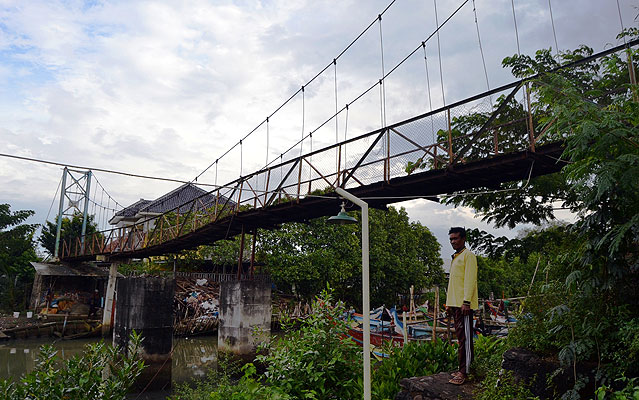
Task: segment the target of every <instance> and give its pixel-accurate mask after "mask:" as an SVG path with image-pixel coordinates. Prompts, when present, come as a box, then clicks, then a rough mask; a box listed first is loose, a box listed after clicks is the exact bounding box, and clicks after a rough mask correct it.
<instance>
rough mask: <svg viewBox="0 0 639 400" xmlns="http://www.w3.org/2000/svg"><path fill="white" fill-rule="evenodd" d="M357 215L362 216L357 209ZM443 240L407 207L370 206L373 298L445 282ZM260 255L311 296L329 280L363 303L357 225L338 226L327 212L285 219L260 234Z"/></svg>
mask: <svg viewBox="0 0 639 400" xmlns="http://www.w3.org/2000/svg"><path fill="white" fill-rule="evenodd" d="M353 215H355V216H356V218H358V219H360V215H359V213H358V212H354V213H353ZM439 251H440V246H439V243H437V240H436V239H435V237H434V236H433V235H432V233H431V232H430V231H429V230H428V228H426V227H424V226H422V225H421V224H419V223H416V222H413V223H411V222H410V221H409V219H408V215H407V213H406V211H405V210H404V209H403V208H402V209H400V210H397V209H395V208H393V207H390V208H389V210H388V211H380V210H375V209H371V210H370V288H371V304H373V305H374V306H378V305H381V304H386V305H394V304H395V303H396V302H397V295H398V294H402V295H406V294H408V291H409V288H410V286H411V285H415V287H416V288H417V289H422V288H425V287H429V286H431V285H433V284H442V283H443V282H444V280H445V277H444V272H443V269H442V264H443V262H442V260H441V257H440V252H439ZM259 256H260V258H261V259H262V260H264V261H265V262H266V266H267V268H268V270H269V272H270V273H271V276H272V277H273V279H274V280H275V282H276V283H277V284H278V285H279V286H280V287H282V288H285V289H286V290H291V289H292V287H293V285H295V290H296V292H297V293H298V294H300V295H301V296H303V297H305V298H311V297H313V296H314V295H316V294H318V293H319V292H320V291H321V290H322V289H323V288H325V287H326V284H327V283H328V284H329V285H330V286H331V287H332V288H334V289H335V295H336V297H337V298H339V299H342V300H345V301H347V302H348V303H349V304H351V305H354V306H357V305H359V304H361V273H362V265H361V234H360V228H359V225H342V226H335V225H329V224H327V223H326V218H318V219H314V220H311V221H310V222H309V223H308V224H301V223H290V224H284V225H283V226H282V228H281V229H279V230H277V231H268V232H263V233H262V235H261V236H260V254H259Z"/></svg>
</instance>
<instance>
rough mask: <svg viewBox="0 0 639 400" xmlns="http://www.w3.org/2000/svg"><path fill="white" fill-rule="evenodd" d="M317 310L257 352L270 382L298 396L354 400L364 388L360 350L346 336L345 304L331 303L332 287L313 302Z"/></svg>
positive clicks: (313, 307) (313, 306) (268, 382)
mask: <svg viewBox="0 0 639 400" xmlns="http://www.w3.org/2000/svg"><path fill="white" fill-rule="evenodd" d="M312 309H313V312H312V313H311V315H309V317H308V318H307V319H305V320H304V321H303V322H302V325H301V326H300V327H299V328H298V329H296V330H293V329H292V327H287V328H286V330H287V332H286V335H285V336H284V337H283V338H280V339H279V340H277V341H276V342H275V343H273V344H267V345H264V346H263V347H262V350H263V351H266V354H265V355H260V356H258V357H257V359H258V361H260V362H263V363H264V364H265V365H266V366H267V370H266V373H265V375H266V383H267V384H269V385H271V386H274V387H278V388H280V389H281V390H283V391H285V392H286V393H288V394H289V395H291V396H293V397H296V398H311V399H351V398H357V397H358V396H359V395H358V393H359V392H360V390H361V389H360V384H359V382H358V380H359V378H360V377H361V376H362V367H361V351H360V350H359V348H358V347H357V345H356V344H355V343H354V342H353V341H352V340H351V339H350V338H349V337H348V336H346V333H347V331H348V325H347V323H346V321H344V320H343V315H344V314H345V311H346V310H345V307H344V305H343V304H341V303H336V304H333V303H332V295H331V293H330V291H329V290H324V291H322V294H321V295H320V296H319V297H317V298H316V299H315V300H314V301H313V304H312Z"/></svg>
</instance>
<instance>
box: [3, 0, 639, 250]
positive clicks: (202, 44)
mask: <svg viewBox="0 0 639 400" xmlns="http://www.w3.org/2000/svg"><path fill="white" fill-rule="evenodd" d="M458 3H459V2H441V1H440V2H438V7H439V8H438V12H439V21H440V23H441V22H443V21H444V19H445V18H446V17H447V16H448V14H449V13H450V12H452V11H453V10H454V9H455V8H456V5H457V4H458ZM515 3H516V6H517V10H516V12H517V16H518V28H519V36H520V44H521V46H522V51H524V52H528V53H530V52H532V51H534V50H536V49H537V48H540V47H550V46H554V40H553V38H552V30H551V25H550V19H549V13H548V9H547V2H546V1H545V0H544V1H542V0H525V1H524V0H521V1H517V2H515ZM387 4H388V2H387V1H386V0H375V1H366V2H361V1H354V0H347V1H340V2H334V1H327V0H322V1H283V0H275V1H257V0H254V1H248V0H247V1H230V0H229V1H206V0H197V1H192V2H182V3H181V2H167V1H109V2H100V1H98V2H84V1H80V0H76V1H70V2H69V1H48V0H47V1H45V0H32V1H28V2H24V1H7V0H4V1H0V93H2V95H1V96H0V121H2V125H1V126H0V128H1V129H0V147H2V148H3V149H5V151H6V152H11V153H12V154H22V155H29V156H32V157H37V158H43V159H48V160H55V161H61V162H65V163H69V164H76V165H86V166H93V167H102V168H111V169H116V170H121V171H129V172H134V173H140V174H148V175H162V176H166V177H170V178H177V179H185V180H188V179H191V178H193V177H194V176H195V175H196V174H197V173H198V172H199V171H201V170H202V169H204V168H205V167H206V166H207V165H209V164H210V163H211V162H213V161H214V160H215V159H216V158H217V157H219V156H220V155H221V154H222V153H223V152H224V151H225V150H226V149H227V148H229V147H230V146H231V145H233V144H234V143H235V142H236V141H237V140H238V139H239V138H241V137H242V136H244V135H245V134H246V133H247V132H249V131H250V130H251V129H253V128H254V127H256V126H257V125H258V124H259V123H260V122H261V121H263V120H264V119H265V117H266V116H267V115H268V114H270V113H271V112H272V111H273V110H274V109H275V108H276V107H278V106H279V105H280V104H281V103H282V102H283V101H284V99H286V98H288V97H289V96H290V95H291V94H292V93H293V92H294V91H295V90H297V89H298V88H299V87H300V86H301V85H302V84H304V83H305V82H306V81H307V80H308V79H310V78H311V77H312V76H314V75H315V73H317V72H318V71H320V70H321V69H322V68H323V67H325V66H326V65H328V64H329V63H330V62H331V60H332V59H333V57H335V56H337V54H338V53H339V52H340V51H341V50H342V49H344V47H345V46H346V45H347V44H348V43H349V42H350V41H351V40H352V39H353V38H354V37H355V36H356V35H357V34H359V33H360V31H361V30H362V29H363V28H364V27H365V26H367V25H368V24H369V23H370V22H371V21H373V20H374V19H375V17H376V16H377V14H378V13H379V12H381V10H383V8H384V7H386V5H387ZM470 4H471V3H469V5H467V6H465V7H464V8H463V9H462V10H461V12H460V13H459V14H458V15H457V16H455V17H454V18H453V19H452V20H451V21H450V23H449V25H447V26H445V27H444V28H443V29H442V31H441V35H440V38H441V54H442V58H443V59H442V65H443V71H442V73H443V78H444V87H445V91H446V100H447V102H448V103H450V102H452V101H455V100H460V99H462V98H464V97H466V96H470V95H472V94H475V93H477V92H480V91H483V90H485V87H486V86H485V78H484V73H483V70H482V69H481V59H480V55H479V49H478V46H477V43H476V40H477V37H476V31H475V25H474V16H473V13H472V8H471V7H470ZM476 4H477V14H478V18H479V23H480V30H481V34H482V42H483V48H484V54H485V56H486V63H487V67H488V74H489V78H490V83H491V85H492V87H495V86H497V85H499V84H503V83H506V82H508V81H509V80H510V76H509V74H508V72H507V71H504V70H502V69H501V67H500V63H501V59H502V58H503V57H504V56H507V55H512V54H513V53H515V52H516V41H515V36H514V29H513V21H512V11H511V9H510V4H511V3H510V1H507V0H499V1H497V2H495V1H490V2H489V1H479V0H478V1H476ZM621 5H622V8H623V12H624V19H625V20H624V21H625V24H626V26H629V25H630V24H631V23H633V17H634V14H636V10H633V9H632V6H633V5H635V6H636V1H629V0H622V1H621ZM553 13H554V17H555V27H556V28H557V40H558V42H559V44H560V47H561V48H562V49H566V48H574V47H575V46H576V45H578V44H581V43H587V44H590V45H592V46H593V47H594V48H595V49H596V50H601V49H602V48H603V47H604V45H605V44H606V43H616V40H615V39H614V36H615V34H616V33H617V31H619V27H618V15H617V14H616V6H614V7H613V6H611V5H610V4H608V3H605V2H588V3H583V2H580V1H577V0H572V1H562V2H553ZM633 13H634V14H633ZM434 28H435V18H434V14H433V9H432V4H431V3H428V2H422V1H418V0H406V1H400V2H396V3H395V4H393V6H392V7H391V8H390V9H389V11H388V12H387V13H386V14H385V16H384V18H383V20H382V31H383V45H384V68H385V71H386V72H388V71H389V70H390V68H392V67H393V66H394V65H395V64H396V63H397V62H399V61H400V60H401V59H402V58H403V57H404V56H405V55H406V54H407V53H408V52H409V51H411V50H413V49H414V48H415V47H416V46H418V45H419V44H420V42H421V41H422V40H424V39H425V38H426V37H428V36H429V35H430V34H431V33H432V32H433V30H434ZM379 39H380V36H379V26H378V25H377V24H376V25H374V26H373V29H371V30H370V31H369V32H368V33H367V34H365V35H364V36H363V37H362V38H361V40H360V41H358V42H357V43H356V44H355V45H353V47H352V48H351V49H350V50H349V51H348V52H347V53H345V54H344V55H343V56H342V57H341V58H340V60H339V61H338V63H337V66H336V70H337V82H338V97H339V100H338V106H339V107H340V108H341V107H342V106H343V105H344V104H346V103H347V102H351V101H352V100H353V98H355V97H356V96H357V95H359V93H361V92H362V91H363V90H364V89H366V88H367V87H369V86H370V85H372V84H374V83H375V82H376V81H377V79H379V77H380V75H381V63H380V52H381V48H380V41H379ZM427 52H428V63H429V77H430V85H431V92H430V94H431V96H432V102H433V106H434V107H438V106H440V105H441V104H442V99H441V81H440V78H439V72H440V71H439V63H438V52H437V44H436V41H435V38H434V37H433V38H432V39H431V40H430V41H429V42H428V44H427ZM334 74H335V70H334V69H333V68H329V69H328V70H327V71H326V72H325V73H323V74H322V75H321V76H320V77H319V78H318V79H317V80H316V81H315V82H314V83H313V84H311V85H310V86H308V87H307V88H306V90H305V96H304V109H305V113H304V117H303V121H304V132H305V133H308V132H309V131H311V130H312V129H315V128H316V127H317V126H319V125H320V124H321V123H323V122H324V121H325V120H326V119H327V118H328V117H329V116H330V115H331V114H332V113H333V112H334V111H335V103H334V102H335V99H334V79H335V75H334ZM385 88H386V106H387V122H388V123H391V122H395V121H398V120H400V119H403V118H407V117H410V116H412V115H415V114H417V113H421V112H425V111H428V92H427V91H426V76H425V69H424V59H423V53H420V52H418V53H417V54H416V55H415V56H414V57H412V58H411V59H410V60H408V61H407V62H406V64H405V65H404V66H402V67H401V68H400V69H398V70H397V71H396V73H394V74H393V75H391V77H390V78H389V80H388V81H387V83H386V84H385ZM301 110H302V100H301V97H300V96H298V97H296V98H295V99H293V100H292V101H291V102H290V103H289V104H288V105H287V106H286V107H284V108H283V109H282V110H281V111H280V112H279V113H278V114H277V115H275V116H274V117H273V118H272V119H271V120H270V123H269V132H270V138H269V139H270V143H269V149H268V159H269V160H272V159H273V158H276V157H278V155H279V154H281V153H282V152H283V151H284V150H285V149H287V148H289V147H290V146H291V145H292V144H293V143H295V142H296V141H297V140H298V139H299V138H300V137H301V135H302V115H301ZM379 110H380V106H379V92H378V90H377V88H375V90H372V91H371V92H370V93H369V94H368V95H367V96H365V97H363V98H362V99H361V100H360V101H358V102H357V103H355V104H351V106H350V109H349V119H348V131H344V129H345V126H346V123H345V122H346V121H345V117H344V116H343V115H342V116H340V120H339V123H338V126H339V137H340V138H343V137H344V135H345V134H346V136H348V137H353V136H354V135H356V134H360V133H364V132H366V131H369V130H372V129H376V128H378V127H379V126H380V122H379V121H380V114H379ZM334 127H335V125H334V123H329V124H328V125H327V126H326V127H324V128H323V129H321V130H320V131H318V132H317V134H315V135H314V138H313V148H314V149H317V148H318V147H319V146H322V145H326V144H331V143H333V142H334V141H335V128H334ZM265 136H266V127H265V126H262V127H261V128H260V129H258V130H257V131H256V133H255V134H254V135H253V137H251V138H250V139H249V140H247V141H245V142H244V144H243V146H242V154H241V155H240V148H239V147H238V148H236V149H235V150H234V151H232V152H231V153H230V154H229V155H228V156H226V157H225V158H224V159H223V160H222V161H221V162H220V165H219V166H218V175H219V176H218V183H222V182H226V181H230V180H232V179H235V178H236V177H237V174H238V173H239V170H240V167H239V162H240V157H241V158H242V160H243V164H244V165H243V166H242V171H243V172H244V173H247V172H249V171H250V170H251V169H255V168H259V167H261V166H262V165H264V163H265V161H266V158H267V151H266V150H267V149H266V146H265V143H266V139H265ZM304 148H305V149H309V148H310V141H306V142H305V143H304ZM0 167H1V170H0V187H1V188H2V192H1V196H2V199H3V200H2V201H10V202H11V203H12V204H13V207H14V208H26V207H31V208H36V209H37V210H38V213H39V214H40V210H42V209H46V208H48V204H49V203H50V202H51V197H52V195H53V192H54V190H55V185H56V182H58V180H59V176H60V170H59V168H54V167H45V166H40V165H35V164H29V163H25V162H22V161H12V160H7V159H0ZM214 171H215V169H214V168H212V169H211V170H209V172H207V173H206V174H205V175H204V176H202V178H201V179H200V181H206V182H212V181H213V180H214V179H215V172H214ZM98 177H99V179H100V180H101V182H102V183H103V184H104V185H105V187H107V189H108V190H109V191H110V192H112V194H113V195H114V196H116V197H117V198H118V200H119V201H120V202H122V203H124V204H128V203H131V202H133V201H136V200H137V199H138V198H140V197H145V198H153V197H157V196H159V195H161V194H162V193H163V192H165V191H167V190H169V189H171V188H172V187H174V186H175V185H174V184H162V183H158V182H154V181H140V180H136V179H130V178H124V177H120V176H109V175H103V174H98ZM27 198H28V200H27ZM407 208H408V210H409V214H410V215H411V217H412V218H413V219H415V220H423V221H429V222H428V225H429V226H431V225H433V226H440V227H441V228H436V229H440V230H441V229H444V228H443V227H444V225H448V224H453V223H457V224H461V222H464V223H466V222H467V223H468V224H469V225H470V224H472V223H477V220H476V219H474V218H473V213H472V211H471V210H468V209H461V210H460V209H458V210H454V211H453V210H449V209H443V208H441V207H440V206H434V208H433V205H432V204H431V203H429V202H415V203H411V205H410V207H407ZM39 214H38V215H37V216H36V219H37V220H42V219H44V216H42V215H39ZM479 225H480V226H484V225H481V223H479ZM485 228H486V229H488V228H489V227H488V226H485ZM436 229H435V228H433V230H436ZM446 229H447V228H446ZM445 244H446V243H444V245H445Z"/></svg>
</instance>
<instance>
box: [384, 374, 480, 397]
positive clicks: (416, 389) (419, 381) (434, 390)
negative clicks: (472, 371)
mask: <svg viewBox="0 0 639 400" xmlns="http://www.w3.org/2000/svg"><path fill="white" fill-rule="evenodd" d="M451 378H452V376H451V375H450V374H449V373H447V372H441V373H439V374H436V375H430V376H419V377H415V378H406V379H402V381H401V382H400V386H401V387H402V391H401V392H399V393H398V394H397V396H395V400H465V399H472V398H473V393H474V392H475V389H476V388H477V384H476V383H474V382H469V381H466V383H464V384H463V385H453V384H450V383H448V381H449V380H450V379H451Z"/></svg>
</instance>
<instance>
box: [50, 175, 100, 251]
mask: <svg viewBox="0 0 639 400" xmlns="http://www.w3.org/2000/svg"><path fill="white" fill-rule="evenodd" d="M67 178H68V179H69V181H70V182H69V183H68V184H67ZM90 192H91V170H88V171H78V170H72V169H69V168H67V167H64V170H63V171H62V185H61V189H60V207H59V208H58V220H57V229H56V233H55V251H54V254H53V257H54V258H55V259H58V257H59V251H60V232H61V230H62V218H64V217H65V216H69V217H71V218H73V216H74V215H76V214H80V213H81V214H82V239H81V240H82V251H84V234H85V233H86V229H87V220H88V211H89V193H90ZM80 207H82V209H80Z"/></svg>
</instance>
